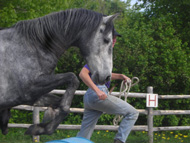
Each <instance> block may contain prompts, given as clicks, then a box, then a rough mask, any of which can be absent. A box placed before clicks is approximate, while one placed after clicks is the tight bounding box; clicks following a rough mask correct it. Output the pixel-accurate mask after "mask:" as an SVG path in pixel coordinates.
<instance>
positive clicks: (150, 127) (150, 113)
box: [147, 86, 154, 143]
mask: <svg viewBox="0 0 190 143" xmlns="http://www.w3.org/2000/svg"><path fill="white" fill-rule="evenodd" d="M147 93H149V94H153V87H152V86H148V87H147ZM147 110H148V120H147V125H148V136H149V143H153V127H154V125H153V116H154V115H153V107H147Z"/></svg>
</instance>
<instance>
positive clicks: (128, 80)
mask: <svg viewBox="0 0 190 143" xmlns="http://www.w3.org/2000/svg"><path fill="white" fill-rule="evenodd" d="M122 78H123V80H124V82H128V83H130V82H131V79H130V78H129V77H127V76H126V75H123V74H122Z"/></svg>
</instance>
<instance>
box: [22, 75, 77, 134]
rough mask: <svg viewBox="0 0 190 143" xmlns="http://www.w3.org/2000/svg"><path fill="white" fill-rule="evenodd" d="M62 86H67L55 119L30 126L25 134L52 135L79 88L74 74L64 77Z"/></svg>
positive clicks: (66, 112) (67, 112) (67, 111)
mask: <svg viewBox="0 0 190 143" xmlns="http://www.w3.org/2000/svg"><path fill="white" fill-rule="evenodd" d="M62 80H64V81H65V82H64V84H67V85H68V86H67V89H66V92H65V94H64V96H63V97H62V99H61V102H60V105H59V113H58V114H57V115H56V117H55V118H54V119H53V120H52V121H50V122H48V123H40V124H36V125H32V126H30V127H29V128H28V130H27V131H26V132H25V134H29V135H41V134H52V133H53V132H54V131H55V129H56V128H57V127H58V125H59V124H60V123H61V122H62V121H63V119H64V118H65V117H66V116H67V115H68V114H69V111H70V106H71V103H72V99H73V96H74V93H75V91H76V89H77V88H78V86H79V81H78V78H77V77H76V76H75V75H74V74H70V76H64V78H63V79H62Z"/></svg>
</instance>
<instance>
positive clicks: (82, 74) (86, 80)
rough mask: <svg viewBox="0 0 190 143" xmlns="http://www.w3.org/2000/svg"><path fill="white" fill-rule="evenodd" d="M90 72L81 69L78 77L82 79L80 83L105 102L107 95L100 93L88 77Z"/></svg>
mask: <svg viewBox="0 0 190 143" xmlns="http://www.w3.org/2000/svg"><path fill="white" fill-rule="evenodd" d="M89 73H90V71H89V70H88V69H87V68H85V67H83V68H82V70H81V72H80V73H79V77H80V78H81V79H82V81H83V82H84V83H85V84H86V85H87V86H88V87H89V88H91V89H92V90H94V91H95V92H96V94H97V96H98V97H99V99H100V100H105V99H106V98H107V95H106V94H105V93H104V92H103V91H101V90H100V89H99V88H98V87H97V86H96V85H95V84H94V82H93V81H92V79H91V78H90V76H89Z"/></svg>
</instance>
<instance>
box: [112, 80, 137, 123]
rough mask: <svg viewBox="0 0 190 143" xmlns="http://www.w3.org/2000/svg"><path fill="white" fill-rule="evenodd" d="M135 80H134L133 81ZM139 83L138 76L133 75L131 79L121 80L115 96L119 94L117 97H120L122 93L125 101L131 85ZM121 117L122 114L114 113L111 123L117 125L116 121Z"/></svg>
mask: <svg viewBox="0 0 190 143" xmlns="http://www.w3.org/2000/svg"><path fill="white" fill-rule="evenodd" d="M135 80H136V82H134V81H135ZM138 83H139V78H138V77H133V78H132V80H131V81H127V82H124V81H122V82H121V86H120V92H119V94H117V95H116V96H119V97H118V98H121V96H122V95H123V94H124V97H125V99H124V101H125V102H127V96H128V94H129V91H130V89H131V87H133V86H135V85H137V84H138ZM122 119H123V116H121V115H116V116H115V117H114V119H113V124H114V125H118V123H119V122H120V121H121V120H122Z"/></svg>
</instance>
